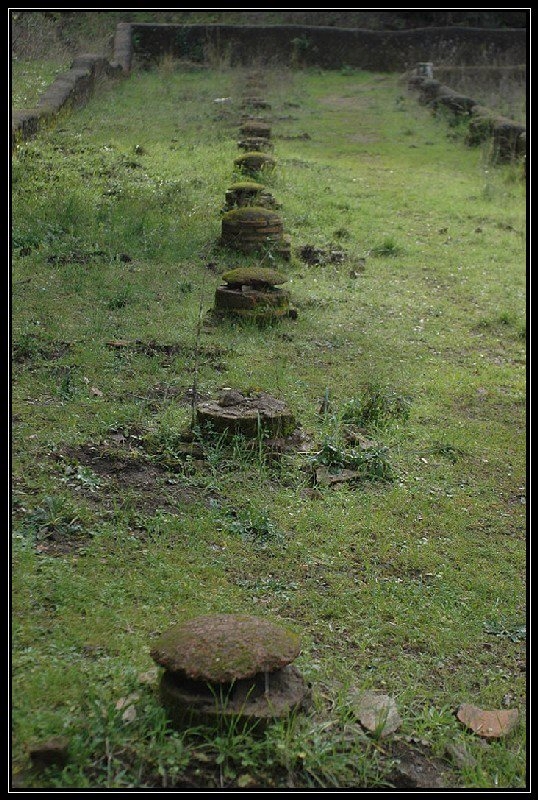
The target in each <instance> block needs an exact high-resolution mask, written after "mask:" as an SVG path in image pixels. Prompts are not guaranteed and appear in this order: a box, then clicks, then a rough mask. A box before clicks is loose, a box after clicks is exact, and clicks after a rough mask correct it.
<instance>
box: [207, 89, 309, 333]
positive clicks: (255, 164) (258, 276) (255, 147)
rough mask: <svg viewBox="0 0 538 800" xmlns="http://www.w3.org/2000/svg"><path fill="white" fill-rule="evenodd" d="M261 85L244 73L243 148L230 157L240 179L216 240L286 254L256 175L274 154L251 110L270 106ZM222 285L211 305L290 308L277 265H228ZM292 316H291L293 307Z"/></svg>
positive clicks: (270, 313)
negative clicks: (235, 267) (238, 266)
mask: <svg viewBox="0 0 538 800" xmlns="http://www.w3.org/2000/svg"><path fill="white" fill-rule="evenodd" d="M264 88H266V86H265V83H264V81H263V78H262V77H261V76H256V75H253V76H251V77H250V78H249V79H247V85H246V89H247V91H246V93H245V97H244V99H243V102H242V108H243V110H244V112H245V113H244V114H243V118H242V124H241V127H240V136H241V139H240V140H239V141H238V146H239V148H240V149H241V150H244V151H245V152H244V153H243V154H242V155H240V156H238V157H237V158H236V159H235V160H234V167H235V169H236V170H237V171H238V172H240V173H241V174H242V175H243V176H244V178H245V179H244V180H242V181H238V182H236V183H234V184H232V185H231V186H230V187H229V188H228V190H227V191H226V195H225V205H224V209H223V215H222V229H221V244H222V245H224V246H225V247H228V248H231V249H233V250H236V251H238V252H241V253H252V254H254V255H259V254H262V255H263V254H271V255H272V254H274V255H277V256H280V257H281V258H283V259H285V260H289V258H290V257H291V244H290V240H289V237H288V236H287V234H285V233H284V225H283V222H282V218H281V217H280V214H279V213H278V209H279V208H280V205H279V204H278V203H277V202H276V200H275V198H274V197H273V195H272V194H271V192H269V191H268V190H267V189H266V187H265V186H264V184H263V183H260V182H259V178H260V177H263V175H264V174H265V175H267V174H268V173H270V172H272V171H273V170H274V169H275V167H276V160H275V158H274V157H273V156H272V155H271V153H272V151H273V149H274V148H273V142H272V141H271V124H270V123H269V122H268V121H267V119H265V118H260V117H257V116H254V115H253V114H252V112H253V111H255V110H257V109H267V108H270V107H271V106H270V104H269V103H268V102H267V101H266V100H264V99H263V98H262V97H260V96H259V91H260V90H261V89H264ZM222 277H223V279H224V281H225V285H223V286H220V287H219V288H218V289H217V291H216V293H215V311H216V312H217V313H220V314H233V315H240V316H243V317H251V318H252V317H253V318H256V319H257V320H267V319H274V318H276V317H280V316H283V315H285V314H289V313H290V308H289V294H288V293H287V292H285V291H283V290H281V289H277V288H276V287H278V286H279V285H280V284H281V283H284V281H285V280H286V278H285V276H283V275H281V274H280V273H278V272H277V271H276V270H270V269H262V268H258V267H252V268H242V269H240V270H232V271H230V272H228V273H225V274H224V275H223V276H222ZM291 316H295V312H294V311H293V310H292V312H291Z"/></svg>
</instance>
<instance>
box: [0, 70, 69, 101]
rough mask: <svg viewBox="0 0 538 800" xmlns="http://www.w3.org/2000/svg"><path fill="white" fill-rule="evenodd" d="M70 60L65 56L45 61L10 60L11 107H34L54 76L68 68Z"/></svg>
mask: <svg viewBox="0 0 538 800" xmlns="http://www.w3.org/2000/svg"><path fill="white" fill-rule="evenodd" d="M69 67H70V62H69V61H68V60H67V59H65V58H63V59H62V58H60V57H58V58H55V59H50V60H47V61H34V60H32V59H20V58H15V59H13V60H12V61H11V107H12V108H15V109H20V108H34V107H35V105H36V103H37V101H38V100H39V97H40V95H41V94H43V93H44V92H45V91H46V90H47V89H48V88H49V86H50V85H51V83H52V82H53V81H54V79H55V78H56V76H57V75H58V74H59V73H61V72H65V71H66V70H68V69H69Z"/></svg>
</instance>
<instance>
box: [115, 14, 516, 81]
mask: <svg viewBox="0 0 538 800" xmlns="http://www.w3.org/2000/svg"><path fill="white" fill-rule="evenodd" d="M131 39H132V43H133V60H134V62H135V63H137V64H140V65H147V64H150V63H151V62H152V61H154V60H155V59H159V58H161V57H162V56H163V55H166V54H170V55H172V56H173V57H175V58H188V59H190V60H192V61H204V60H205V59H207V58H213V59H217V60H218V59H226V60H227V61H228V63H229V64H230V66H242V65H251V64H263V63H265V64H268V65H276V64H279V65H282V66H293V65H294V64H297V63H300V64H301V65H304V66H320V67H324V68H327V69H339V68H342V67H346V66H349V67H355V68H359V69H365V70H369V71H372V72H404V71H406V70H408V69H410V68H412V67H413V66H414V65H415V64H416V63H417V62H419V61H435V62H438V63H447V64H451V63H452V64H468V65H474V64H475V65H479V64H492V63H498V62H501V63H505V64H524V63H526V61H527V53H526V45H527V32H526V30H525V29H519V28H501V29H484V28H463V27H462V28H456V27H454V28H420V29H412V30H404V31H371V30H360V29H357V28H333V27H309V26H307V27H305V26H301V25H275V26H255V25H241V26H235V25H168V24H165V23H160V24H153V23H140V24H139V23H136V24H135V23H133V24H132V25H131Z"/></svg>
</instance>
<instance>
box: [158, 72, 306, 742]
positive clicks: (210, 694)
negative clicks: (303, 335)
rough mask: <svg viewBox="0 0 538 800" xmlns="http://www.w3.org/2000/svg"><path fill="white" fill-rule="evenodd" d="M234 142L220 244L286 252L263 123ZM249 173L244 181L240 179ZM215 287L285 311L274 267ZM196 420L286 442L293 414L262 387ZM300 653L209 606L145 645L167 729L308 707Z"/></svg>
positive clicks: (236, 310) (246, 306) (226, 395)
mask: <svg viewBox="0 0 538 800" xmlns="http://www.w3.org/2000/svg"><path fill="white" fill-rule="evenodd" d="M260 88H261V82H260V79H259V78H254V77H253V78H251V79H250V81H249V84H248V90H249V95H248V96H247V97H245V99H244V102H243V108H244V109H246V110H250V111H251V110H252V109H259V108H270V105H269V103H267V102H266V101H265V100H263V99H262V98H260V97H259V96H257V95H255V94H253V92H255V91H257V90H259V89H260ZM240 133H241V136H242V138H241V140H240V141H239V142H238V145H239V147H240V148H241V149H242V150H244V151H245V153H244V154H243V155H241V156H239V157H238V158H236V159H235V162H234V164H235V167H236V168H237V169H238V170H239V171H240V172H242V173H243V174H244V175H245V178H246V179H245V180H244V181H242V182H239V183H234V184H233V185H232V186H230V187H229V189H228V190H227V192H226V197H225V203H226V204H225V208H224V210H223V217H222V237H221V241H222V244H223V245H225V246H227V247H231V248H233V249H235V250H238V251H240V252H242V253H253V254H254V253H258V252H259V251H264V250H265V251H267V250H270V251H271V252H275V253H277V254H279V255H281V256H283V257H284V258H289V257H290V246H289V242H288V241H287V239H286V237H285V235H284V232H283V225H282V220H281V218H280V216H279V214H278V213H277V210H276V209H277V208H278V204H277V203H276V201H275V199H274V197H273V196H272V194H271V193H270V192H268V191H267V190H266V188H265V186H264V185H263V184H262V183H259V182H257V180H254V179H255V178H258V176H260V175H262V174H263V173H266V172H268V171H269V170H272V169H274V167H275V163H276V162H275V159H274V158H273V157H272V156H271V155H270V152H271V151H272V149H273V145H272V142H271V126H270V125H269V123H268V122H267V121H265V120H260V119H259V118H255V117H251V116H248V117H247V118H246V119H244V120H243V124H242V126H241V130H240ZM247 178H249V179H247ZM222 279H223V285H222V286H219V287H218V288H217V290H216V292H215V306H214V312H215V313H217V314H226V315H228V314H233V315H238V316H247V317H254V318H256V319H257V320H259V319H267V318H269V319H273V318H275V317H280V316H283V315H285V314H290V315H291V316H293V314H291V311H290V305H289V293H288V292H287V291H285V290H283V289H281V288H280V286H281V284H283V283H285V282H286V280H287V278H286V276H285V275H283V274H281V273H280V272H278V271H277V270H275V269H271V268H262V267H259V266H253V267H241V268H238V269H232V270H229V271H228V272H225V273H224V274H223V275H222ZM196 424H197V426H198V427H199V429H200V431H202V432H203V431H205V430H209V431H212V432H217V433H219V434H225V435H228V436H235V435H241V436H243V437H245V438H247V439H251V440H252V441H256V438H257V437H258V436H259V435H260V432H262V433H263V435H264V436H265V437H268V438H267V439H266V440H267V441H268V442H269V441H272V442H282V441H286V440H288V439H289V440H291V439H292V438H293V435H294V432H296V428H297V425H296V422H295V418H294V416H293V414H292V413H291V411H290V409H289V408H288V407H287V405H286V404H285V403H284V402H282V401H281V400H278V399H276V398H274V397H271V396H270V395H268V394H265V393H263V392H258V393H255V394H251V395H245V394H242V393H241V392H238V391H236V390H233V389H227V390H223V392H222V393H221V395H220V397H219V399H218V400H209V401H204V402H201V403H198V405H197V407H196ZM299 652H300V642H299V638H298V636H297V635H296V634H295V633H293V632H291V631H289V630H287V629H285V628H282V627H280V626H278V625H276V624H274V623H273V622H270V621H269V620H267V619H262V618H258V617H254V616H247V615H241V614H214V615H207V616H201V617H196V618H194V619H189V620H187V621H185V622H183V623H181V624H179V625H176V626H174V627H172V628H170V629H169V630H168V631H165V632H164V633H163V634H162V635H161V636H160V638H159V639H158V640H157V641H156V642H155V644H154V646H153V647H152V649H151V656H152V658H153V660H154V661H155V662H156V664H157V665H158V666H159V667H162V668H164V671H163V672H162V674H161V678H160V683H159V693H160V699H161V702H162V704H163V706H164V708H165V709H166V711H167V715H168V717H169V719H170V721H171V722H172V724H173V725H175V726H176V727H182V726H185V725H191V724H212V723H215V722H216V721H219V720H222V719H223V718H236V717H240V718H241V720H242V721H244V722H246V723H248V724H249V725H250V724H252V725H253V728H254V729H255V730H262V731H263V730H264V729H265V726H266V724H267V723H268V722H270V721H272V720H274V719H278V718H281V717H283V716H286V715H288V714H290V713H291V712H293V711H297V710H299V709H303V708H306V707H308V703H309V697H310V692H309V688H308V686H307V684H306V683H305V681H304V679H303V678H302V676H301V675H300V673H299V671H298V670H297V668H296V667H295V666H294V665H293V664H292V663H291V662H292V661H293V660H294V659H295V658H296V657H297V656H298V655H299Z"/></svg>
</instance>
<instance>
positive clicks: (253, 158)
mask: <svg viewBox="0 0 538 800" xmlns="http://www.w3.org/2000/svg"><path fill="white" fill-rule="evenodd" d="M234 166H235V167H237V169H238V170H239V171H240V172H244V173H246V174H248V175H254V176H255V175H257V174H258V173H259V172H272V171H273V170H274V168H275V167H276V161H275V159H274V158H273V157H272V156H270V155H267V153H262V152H261V151H259V150H253V151H252V152H249V153H245V154H244V155H242V156H239V157H238V158H235V159H234Z"/></svg>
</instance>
